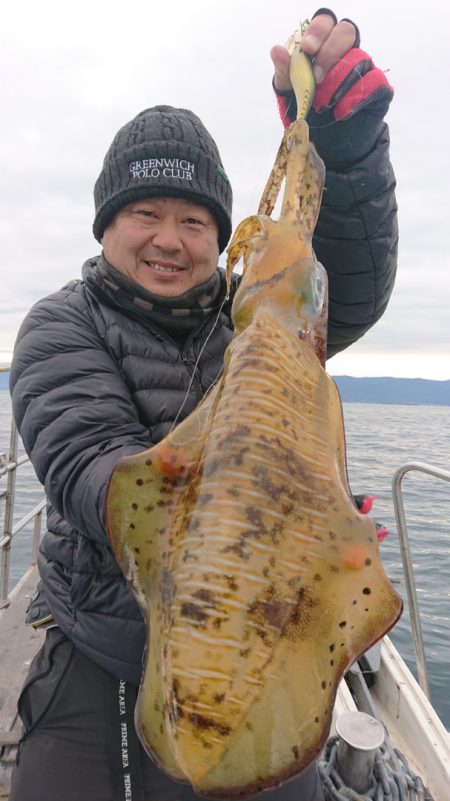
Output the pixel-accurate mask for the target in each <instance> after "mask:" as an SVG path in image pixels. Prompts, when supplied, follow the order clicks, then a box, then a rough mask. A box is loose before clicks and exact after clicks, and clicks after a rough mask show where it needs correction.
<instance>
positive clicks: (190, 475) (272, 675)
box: [107, 122, 401, 798]
mask: <svg viewBox="0 0 450 801" xmlns="http://www.w3.org/2000/svg"><path fill="white" fill-rule="evenodd" d="M284 176H286V182H285V192H284V198H283V203H282V210H281V215H280V219H279V220H277V221H274V220H272V219H271V218H270V217H269V216H268V215H269V214H270V213H271V212H272V209H273V204H274V202H275V199H276V195H277V192H278V191H279V187H280V185H281V180H282V178H283V177H284ZM323 176H324V171H323V165H322V164H321V162H320V160H319V159H318V157H317V154H316V153H315V151H314V150H313V148H312V146H310V145H309V143H308V129H307V126H306V123H304V122H296V123H294V124H293V125H292V126H291V128H290V129H288V131H287V132H286V134H285V137H284V139H283V143H282V145H281V147H280V151H279V153H278V156H277V160H276V163H275V167H274V170H273V171H272V174H271V177H270V179H269V182H268V185H267V187H266V190H265V192H264V195H263V198H262V201H261V205H260V213H259V215H258V216H255V217H251V218H249V219H247V220H244V221H243V222H242V223H241V224H240V226H238V229H237V230H236V233H235V235H234V237H233V240H232V242H231V245H230V248H229V269H230V271H231V269H232V267H233V266H234V264H235V263H236V261H237V259H238V258H239V257H240V256H241V255H243V257H244V277H243V279H242V281H241V284H240V288H239V290H238V292H237V295H236V298H235V301H234V305H233V317H234V325H235V332H236V333H235V337H234V339H233V341H232V342H231V344H230V346H229V347H228V349H227V352H226V354H225V363H224V371H223V376H222V378H221V380H220V382H219V383H218V384H216V386H215V387H214V388H213V389H212V390H211V391H210V393H209V394H208V395H207V396H206V397H205V399H204V400H203V401H202V403H201V404H200V405H199V406H198V407H197V409H196V410H195V411H194V412H193V413H192V414H191V415H190V416H189V417H188V418H186V420H184V421H183V422H182V423H181V424H180V425H178V426H177V427H176V428H175V429H174V431H173V432H172V433H171V434H170V435H169V436H168V437H166V438H165V439H164V440H163V441H162V442H160V443H159V444H158V445H156V446H155V447H153V448H151V449H149V450H148V451H146V452H144V453H143V454H140V455H138V456H135V457H131V458H128V459H124V460H123V461H122V462H120V463H119V465H118V466H117V468H116V470H115V471H114V474H113V476H112V479H111V483H110V487H109V491H108V499H107V527H108V535H109V538H110V541H111V544H112V547H113V549H114V552H115V554H116V556H117V558H118V560H119V562H120V564H121V566H122V569H123V571H124V573H125V575H126V576H127V578H128V579H129V581H130V585H131V587H132V589H133V591H134V593H135V596H136V598H137V601H138V603H139V605H140V608H141V610H142V613H143V616H144V618H145V620H146V623H147V629H148V631H147V636H148V648H147V654H146V664H145V668H144V673H143V678H142V683H141V688H140V692H139V698H138V703H137V708H136V725H137V730H138V733H139V736H140V738H141V740H142V743H143V745H144V747H145V748H146V750H147V751H148V753H149V754H150V756H152V758H153V759H154V760H155V761H156V763H157V764H158V765H159V766H160V767H161V768H162V769H163V770H164V771H166V772H167V773H168V774H170V775H171V776H172V777H174V778H175V779H178V780H179V781H184V782H190V783H191V784H192V785H193V786H194V788H195V789H196V791H197V792H199V793H201V794H204V795H207V796H212V797H213V796H217V797H223V798H234V797H236V798H237V797H242V796H245V795H248V794H251V793H255V792H258V791H261V790H265V789H269V788H273V787H276V786H278V785H279V784H280V783H282V782H283V781H285V780H287V779H288V778H290V777H292V776H295V775H297V774H299V773H300V772H301V771H302V770H304V769H305V768H306V767H307V766H308V765H309V764H310V763H311V761H312V760H314V759H315V758H316V757H317V755H318V754H319V753H320V751H321V749H322V747H323V745H324V743H325V741H326V739H327V736H328V734H329V728H330V723H331V714H332V708H333V704H334V699H335V695H336V691H337V687H338V684H339V681H340V679H341V677H342V675H343V673H344V672H345V670H346V669H347V668H348V667H349V665H350V664H351V663H352V662H353V661H354V660H355V659H356V658H357V657H358V656H359V655H360V654H361V653H363V652H364V651H365V650H366V649H367V648H368V647H370V646H371V645H372V644H373V643H374V642H376V641H377V640H378V639H379V638H380V637H382V636H383V634H385V633H386V631H388V630H389V629H390V628H391V627H392V626H393V625H394V623H395V622H396V620H397V619H398V617H399V616H400V613H401V600H400V597H399V596H398V595H397V593H396V592H395V591H394V589H393V588H392V586H391V584H390V583H389V581H388V579H387V577H386V575H385V572H384V570H383V567H382V565H381V562H380V558H379V548H378V542H377V535H376V527H375V524H374V522H373V521H372V520H371V519H370V518H369V517H368V516H366V515H361V514H360V513H359V512H358V510H357V508H356V507H355V505H354V503H353V499H352V496H351V493H350V489H349V486H348V481H347V471H346V463H345V439H344V428H343V420H342V409H341V404H340V399H339V395H338V392H337V389H336V386H335V384H334V383H333V381H332V380H331V378H330V377H329V376H328V374H327V373H326V371H325V369H324V367H323V366H322V365H323V361H324V354H325V348H326V342H325V334H324V332H325V330H326V291H325V289H326V287H325V282H326V277H325V273H324V271H323V268H321V266H320V265H319V264H318V263H317V261H316V259H315V256H314V253H313V251H312V247H311V238H312V233H313V230H314V225H315V221H316V218H317V214H318V211H319V207H320V198H321V191H322V184H323Z"/></svg>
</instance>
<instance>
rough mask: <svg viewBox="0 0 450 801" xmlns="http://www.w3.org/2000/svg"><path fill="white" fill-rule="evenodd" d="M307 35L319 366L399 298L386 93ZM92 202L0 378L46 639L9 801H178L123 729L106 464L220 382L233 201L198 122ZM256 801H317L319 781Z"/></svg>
mask: <svg viewBox="0 0 450 801" xmlns="http://www.w3.org/2000/svg"><path fill="white" fill-rule="evenodd" d="M308 33H309V40H308V39H307V38H305V39H304V47H305V50H307V51H308V52H309V53H310V54H311V55H312V56H314V64H315V70H316V72H317V75H318V76H319V75H320V77H322V82H321V83H320V86H319V90H318V92H317V93H316V97H317V98H318V101H317V103H315V106H314V108H313V109H312V110H311V112H310V115H309V117H308V122H309V123H310V131H311V138H312V139H313V141H314V142H315V143H316V145H317V147H318V150H319V152H320V155H321V156H322V158H323V159H324V161H325V164H326V166H327V168H328V173H327V175H328V177H327V184H326V189H325V193H324V202H323V206H322V210H321V213H320V217H319V220H318V224H317V228H316V236H315V240H314V249H315V252H316V254H317V257H318V259H319V260H320V261H321V262H322V263H323V264H324V266H325V267H326V269H327V270H328V273H329V279H330V281H329V284H330V318H329V330H328V343H329V347H328V355H329V356H331V355H333V353H336V352H337V351H339V350H341V349H342V348H344V347H347V345H349V344H351V343H352V342H354V341H355V340H356V339H358V338H359V337H360V336H362V335H363V334H364V333H365V331H367V330H368V329H369V328H370V327H371V326H372V325H373V324H374V323H375V322H376V320H377V319H378V318H379V317H380V316H381V314H382V313H383V311H384V309H385V307H386V304H387V302H388V299H389V297H390V294H391V291H392V287H393V282H394V275H395V267H396V241H397V225H396V203H395V197H394V186H395V181H394V176H393V173H392V169H391V167H390V163H389V153H388V146H389V139H388V133H387V128H386V125H385V123H384V122H383V116H384V114H385V112H386V110H387V108H388V106H389V102H390V100H391V98H392V90H391V87H390V86H389V85H388V83H387V81H386V78H385V76H384V75H383V73H381V72H380V70H377V69H376V68H375V67H374V65H373V62H372V61H371V59H370V58H369V57H368V56H367V54H366V53H364V52H363V51H361V50H359V47H357V45H358V41H357V40H358V36H359V35H358V31H357V29H356V27H355V26H354V25H353V24H352V23H351V22H349V21H348V20H343V21H341V22H340V23H338V22H337V20H336V18H335V16H334V15H333V13H332V12H331V11H328V10H327V9H320V12H318V13H317V15H315V18H314V19H313V20H312V22H311V25H310V27H309V29H308ZM272 56H273V60H274V64H275V81H274V88H275V90H276V92H277V94H278V96H279V108H280V112H281V116H282V118H283V122H285V123H286V121H288V120H289V118H290V116H292V113H293V103H294V100H293V93H292V91H291V88H290V84H289V77H288V66H289V55H288V53H287V52H286V51H285V50H284V49H282V48H279V47H278V48H275V49H274V51H273V53H272ZM361 76H362V77H361ZM367 76H368V77H367ZM336 109H337V111H336ZM94 199H95V219H94V227H93V230H94V235H95V237H96V239H97V240H98V242H99V243H101V245H102V252H101V253H100V254H99V255H97V256H95V257H94V258H91V259H89V260H88V261H87V262H86V263H85V264H84V266H83V269H82V280H81V281H80V280H76V281H72V282H71V283H69V284H68V285H67V286H65V287H64V288H63V289H61V290H60V291H58V292H56V293H55V294H54V295H51V296H50V297H48V298H44V299H43V300H41V301H39V302H38V303H37V304H36V305H35V306H34V308H33V309H32V310H31V311H30V313H29V314H28V316H27V317H26V319H25V320H24V322H23V325H22V327H21V329H20V331H19V334H18V338H17V343H16V348H15V353H14V360H13V365H12V370H11V391H12V398H13V409H14V416H15V419H16V422H17V425H18V428H19V431H20V434H21V436H22V440H23V442H24V445H25V448H26V450H27V452H28V453H29V455H30V457H31V460H32V462H33V465H34V468H35V470H36V473H37V476H38V478H39V479H40V481H41V482H42V484H43V485H44V486H45V490H46V493H47V496H48V501H49V503H48V514H47V532H46V534H45V535H44V537H43V541H42V544H41V548H40V553H39V560H38V563H39V572H40V577H41V581H40V584H39V587H38V588H37V590H36V592H35V593H34V596H33V598H32V601H31V603H30V607H29V610H28V614H27V620H28V623H31V624H32V625H33V626H35V627H36V629H42V630H46V638H45V643H44V644H43V646H42V648H41V650H40V651H39V653H38V654H37V656H36V658H35V660H34V661H33V663H32V665H31V668H30V673H29V676H28V679H27V682H26V684H25V686H24V689H23V691H22V694H21V696H20V699H19V711H20V714H21V717H22V720H23V723H24V736H23V740H22V742H21V745H20V750H19V758H18V762H17V765H16V768H15V771H14V774H13V783H12V792H11V796H10V799H11V801H75V799H80V798H83V801H120V800H123V799H128V801H176V799H178V800H179V801H187V800H188V799H196V798H198V796H196V795H195V793H194V792H193V791H192V789H191V788H189V787H187V786H184V785H180V784H178V783H176V782H174V781H172V780H171V779H170V778H169V777H167V776H166V775H165V774H164V773H163V772H162V771H160V770H159V769H158V767H157V766H156V765H154V764H153V762H152V761H151V759H150V758H149V757H148V756H147V755H146V754H145V753H144V751H143V749H142V748H141V746H140V744H139V742H138V739H137V736H136V733H135V730H134V723H133V713H134V705H135V700H136V695H137V688H138V685H139V682H140V677H141V671H142V660H143V654H144V649H145V646H146V632H145V625H144V621H143V619H142V617H141V614H140V612H139V609H138V607H137V604H136V602H135V600H134V597H133V596H132V594H131V592H130V590H129V588H128V585H127V582H126V580H125V578H124V576H123V575H122V573H121V571H120V568H119V566H118V564H117V562H116V560H115V559H114V556H113V553H112V551H111V549H110V547H109V544H108V541H107V538H106V534H105V525H104V505H105V496H106V491H107V487H108V482H109V479H110V476H111V474H112V472H113V470H114V468H115V466H116V465H117V463H118V462H119V460H120V459H121V458H122V457H124V456H130V455H133V454H136V453H140V452H142V451H144V450H147V449H148V448H149V447H150V446H151V445H152V444H155V443H157V442H159V441H160V440H161V439H162V438H163V437H164V436H166V434H168V433H169V431H170V430H171V428H172V427H173V425H174V423H175V422H176V421H178V420H182V419H183V418H185V417H186V416H187V415H188V414H189V413H190V412H191V411H192V410H193V409H194V408H195V407H196V405H197V404H198V402H199V401H200V400H201V398H202V397H203V396H204V394H205V393H206V392H207V391H208V389H209V388H210V387H211V385H212V384H213V383H214V381H215V380H216V378H217V376H218V375H219V373H220V372H221V369H222V365H223V357H224V352H225V349H226V347H227V345H228V344H229V342H230V341H231V338H232V335H233V331H232V323H231V317H230V312H231V303H232V300H233V296H234V293H235V290H236V287H237V285H238V282H239V277H238V276H234V278H233V281H232V286H231V296H230V297H229V298H228V297H227V292H226V282H225V275H224V271H223V270H222V269H220V268H218V266H217V263H218V258H219V254H220V253H222V252H223V250H224V249H225V247H226V245H227V242H228V240H229V238H230V234H231V206H232V192H231V186H230V183H229V180H228V178H227V175H226V172H225V170H224V167H223V164H222V161H221V158H220V155H219V151H218V149H217V146H216V144H215V142H214V140H213V138H212V137H211V135H210V133H209V132H208V131H207V130H206V128H205V127H204V125H203V123H202V122H201V120H200V119H199V118H198V117H197V116H196V115H195V114H193V113H192V112H191V111H188V110H185V109H177V108H173V107H171V106H156V107H154V108H149V109H146V110H145V111H142V112H141V113H140V114H138V115H137V116H136V117H135V118H134V119H133V120H131V121H130V122H128V123H127V124H126V125H125V126H124V127H123V128H121V130H120V131H119V132H118V133H117V134H116V136H115V137H114V140H113V142H112V144H111V147H110V148H109V150H108V152H107V154H106V157H105V160H104V163H103V167H102V170H101V172H100V176H99V178H98V180H97V182H96V185H95V190H94ZM149 647H151V643H150V646H149ZM264 798H265V800H266V801H272V799H273V801H291V799H300V798H301V799H302V801H312V799H314V801H317V800H318V799H320V798H321V790H320V788H319V786H318V783H317V771H316V768H315V767H314V766H313V767H312V768H311V769H309V770H308V771H306V772H305V773H304V774H302V775H301V776H300V777H298V778H297V779H296V780H295V781H292V782H291V783H288V784H286V786H285V787H283V788H280V789H279V790H275V791H273V792H269V793H266V794H265V796H264Z"/></svg>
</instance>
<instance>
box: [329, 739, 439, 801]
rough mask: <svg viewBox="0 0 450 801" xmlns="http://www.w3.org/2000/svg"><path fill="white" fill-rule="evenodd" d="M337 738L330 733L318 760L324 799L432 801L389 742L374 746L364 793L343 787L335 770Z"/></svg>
mask: <svg viewBox="0 0 450 801" xmlns="http://www.w3.org/2000/svg"><path fill="white" fill-rule="evenodd" d="M338 740H339V738H338V737H330V739H329V740H328V743H327V747H326V750H325V755H324V757H323V758H322V759H320V760H319V775H320V778H321V782H322V786H323V790H324V794H325V799H326V801H432V799H431V796H430V795H429V794H428V793H427V791H426V789H425V787H424V785H423V782H422V779H421V778H420V777H419V776H416V775H415V774H414V773H413V772H412V770H411V769H410V767H409V765H408V762H407V760H406V758H405V756H404V755H403V754H402V753H401V751H399V750H398V749H397V748H393V747H392V745H390V746H389V747H388V748H387V747H386V745H382V746H381V747H380V748H378V749H377V752H376V756H375V766H374V771H373V778H372V784H371V785H370V787H369V789H368V790H366V792H365V793H357V792H355V790H352V789H351V788H350V787H347V786H346V785H345V784H344V781H343V779H342V778H341V776H340V774H339V770H338V764H337V744H338Z"/></svg>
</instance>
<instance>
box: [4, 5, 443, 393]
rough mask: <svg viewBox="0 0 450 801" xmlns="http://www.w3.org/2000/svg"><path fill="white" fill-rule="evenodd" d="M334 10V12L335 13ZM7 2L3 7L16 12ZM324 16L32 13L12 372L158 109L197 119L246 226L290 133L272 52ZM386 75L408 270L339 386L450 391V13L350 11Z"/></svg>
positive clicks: (12, 79) (15, 207) (250, 9)
mask: <svg viewBox="0 0 450 801" xmlns="http://www.w3.org/2000/svg"><path fill="white" fill-rule="evenodd" d="M330 3H331V0H330ZM5 5H6V4H5ZM318 6H319V4H317V5H315V4H313V5H309V4H306V3H304V4H300V3H298V2H295V1H294V0H285V2H279V0H258V2H250V1H249V0H225V1H224V2H222V1H221V0H220V1H219V2H212V0H190V2H186V0H182V2H181V0H167V1H166V2H163V0H159V2H152V0H146V2H142V1H141V0H134V2H132V3H124V2H115V1H114V0H109V2H104V1H103V0H91V2H85V1H84V0H78V2H77V3H70V4H69V3H61V2H60V0H58V2H50V0H40V2H39V3H36V2H35V0H33V2H30V1H29V0H22V2H21V3H17V4H14V5H13V4H12V3H8V6H7V7H6V8H5V7H4V9H3V13H2V23H1V29H0V75H1V76H2V79H1V82H0V97H1V101H0V103H1V118H2V124H1V137H2V147H1V149H0V171H1V176H2V177H1V185H2V191H1V196H0V203H1V210H0V231H1V235H2V246H1V259H2V267H1V269H2V288H3V302H2V303H1V307H0V315H1V317H0V321H1V322H0V360H2V359H3V360H5V359H8V356H9V353H10V351H11V349H12V347H13V344H14V340H15V335H16V332H17V329H18V327H19V325H20V322H21V320H22V319H23V317H24V315H25V314H26V312H27V311H28V309H29V308H30V306H31V305H32V304H33V303H34V302H35V301H36V300H38V299H39V298H41V297H43V296H44V295H46V294H48V293H50V292H53V291H55V290H57V289H59V288H60V287H61V286H62V285H63V284H64V283H66V282H67V281H68V280H70V279H72V278H76V277H79V275H80V270H81V265H82V263H83V261H84V260H85V259H86V258H88V257H90V256H92V255H95V254H96V253H97V252H99V245H98V244H97V243H96V241H95V239H94V237H93V235H92V232H91V226H92V219H93V213H94V207H93V199H92V190H93V184H94V181H95V179H96V177H97V175H98V173H99V171H100V168H101V164H102V160H103V157H104V154H105V152H106V150H107V148H108V147H109V144H110V142H111V140H112V138H113V136H114V134H115V132H116V131H117V130H118V128H120V127H121V126H122V125H123V124H124V123H125V122H127V121H128V120H129V119H131V118H132V117H134V116H135V115H136V114H137V113H138V112H139V111H141V110H142V109H144V108H147V107H149V106H152V105H155V104H157V103H167V104H170V105H175V106H184V107H187V108H191V109H192V110H193V111H195V112H196V113H197V114H198V115H199V116H200V117H201V118H202V119H203V121H204V123H205V124H206V126H207V127H208V128H209V130H210V131H211V133H212V134H213V136H214V138H215V139H216V141H217V142H218V144H219V148H220V151H221V154H222V159H223V162H224V165H225V168H226V170H227V173H228V175H229V177H230V179H231V182H232V185H233V189H234V197H235V205H234V214H233V222H234V225H236V224H237V223H238V222H239V220H240V219H242V217H245V216H247V215H249V214H252V213H254V212H255V211H256V207H257V204H258V200H259V196H260V194H261V191H262V188H263V186H264V183H265V180H266V177H267V175H268V172H269V170H270V168H271V165H272V162H273V159H274V156H275V153H276V150H277V147H278V144H279V141H280V139H281V135H282V129H281V124H280V122H279V120H278V117H277V113H276V110H275V104H274V100H273V97H272V90H271V78H272V68H271V61H270V58H269V51H270V48H271V46H272V45H274V44H282V43H283V42H284V41H285V39H286V38H287V36H288V35H289V34H290V33H291V32H292V30H293V29H295V28H296V27H297V26H298V23H299V21H300V19H304V18H306V17H310V16H311V15H312V14H313V13H314V11H315V10H316V9H317V7H318ZM331 7H332V8H333V10H334V11H335V12H336V14H337V16H338V17H350V18H352V19H354V20H355V22H357V24H358V25H359V28H360V31H361V40H362V42H361V45H362V47H364V49H366V50H367V51H368V52H369V53H370V55H372V57H373V58H374V61H375V63H376V64H377V65H378V66H379V67H381V68H383V69H385V70H389V72H388V77H389V80H390V82H391V83H392V84H393V86H394V87H395V90H396V96H395V99H394V102H393V104H392V105H391V110H390V112H389V115H388V122H389V125H390V129H391V140H392V146H391V155H392V161H393V163H394V168H395V172H396V175H397V181H398V191H397V198H398V203H399V211H400V235H401V240H400V258H399V268H398V279H397V283H396V288H395V290H394V295H393V297H392V300H391V303H390V305H389V307H388V310H387V312H386V313H385V315H384V317H383V318H382V320H381V321H380V322H379V323H378V324H377V325H376V326H375V327H374V329H373V330H372V331H371V332H370V333H369V334H368V335H367V336H366V337H365V338H363V340H361V342H360V343H358V344H357V345H355V346H353V347H352V348H350V349H349V350H348V351H347V352H345V353H344V354H342V355H339V356H337V357H335V358H334V359H333V360H331V361H330V362H329V364H328V368H329V370H330V372H331V373H332V374H341V373H346V374H349V375H392V376H409V377H423V378H437V379H450V311H449V309H450V255H449V249H450V245H449V234H450V199H449V198H450V189H449V178H450V145H449V117H450V114H449V101H448V95H449V85H450V67H449V63H450V59H449V44H448V36H449V32H450V4H449V2H448V0H429V2H427V3H426V4H423V3H418V2H412V3H411V2H410V3H409V4H408V5H407V10H403V7H404V6H403V3H398V4H397V3H394V2H392V0H377V2H368V0H345V2H344V0H342V2H341V1H340V0H339V2H333V3H331Z"/></svg>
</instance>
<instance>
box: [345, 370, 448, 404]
mask: <svg viewBox="0 0 450 801" xmlns="http://www.w3.org/2000/svg"><path fill="white" fill-rule="evenodd" d="M332 378H333V379H334V381H335V382H336V384H337V386H338V389H339V393H340V396H341V400H342V402H343V403H387V404H393V405H398V406H404V405H417V404H429V405H433V406H450V381H431V380H429V379H425V378H388V377H376V378H353V377H352V376H348V375H334V376H332Z"/></svg>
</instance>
